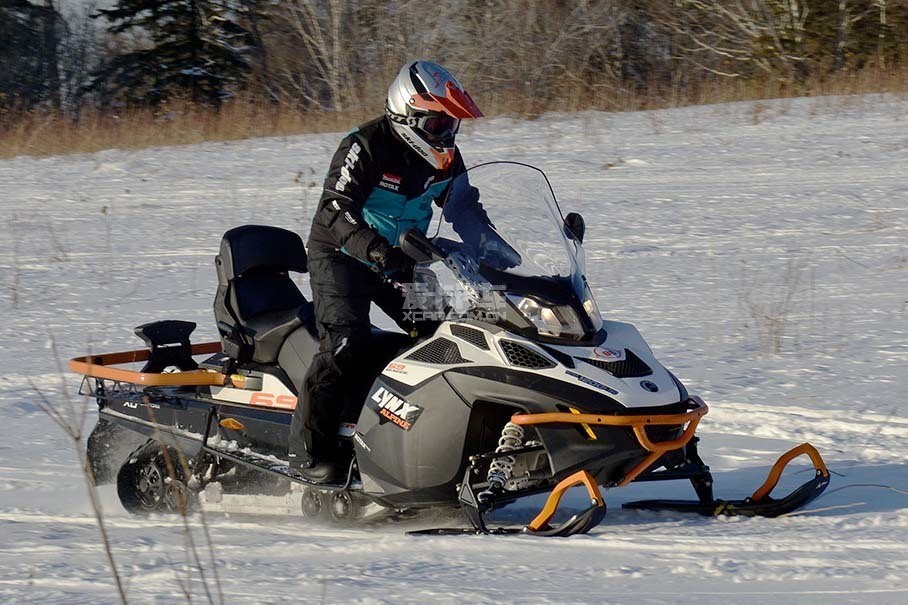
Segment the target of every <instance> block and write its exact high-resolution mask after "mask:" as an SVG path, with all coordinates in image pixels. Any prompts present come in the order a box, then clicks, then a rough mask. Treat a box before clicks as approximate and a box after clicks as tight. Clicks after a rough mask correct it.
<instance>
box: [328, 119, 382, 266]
mask: <svg viewBox="0 0 908 605" xmlns="http://www.w3.org/2000/svg"><path fill="white" fill-rule="evenodd" d="M373 166H374V164H373V159H372V157H371V156H370V155H369V150H368V147H367V145H366V142H365V141H364V140H363V139H362V137H360V136H357V133H356V132H354V133H351V134H349V135H347V137H346V138H344V140H343V141H341V144H340V146H339V147H338V148H337V151H336V152H335V154H334V157H333V158H332V160H331V166H330V167H329V168H328V176H327V177H325V188H324V191H323V192H322V197H321V199H320V200H319V204H318V210H317V211H316V216H315V220H316V221H317V222H318V223H320V224H321V225H323V226H324V227H326V228H327V229H328V231H329V232H330V233H331V235H332V236H333V238H334V241H335V243H336V244H337V246H338V247H339V248H341V247H342V248H343V249H344V250H346V251H347V252H348V253H349V254H351V255H352V256H355V257H356V258H360V259H367V258H368V255H369V247H370V246H372V245H373V244H375V243H376V242H377V241H378V240H381V239H382V238H381V236H380V235H379V234H378V233H377V232H376V231H375V230H374V229H372V228H371V227H370V226H369V225H368V224H366V221H365V220H363V215H362V211H363V205H364V204H365V203H366V198H367V197H368V196H369V192H370V191H371V190H372V186H373V183H374V181H375V178H374V168H373Z"/></svg>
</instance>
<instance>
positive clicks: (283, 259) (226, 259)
mask: <svg viewBox="0 0 908 605" xmlns="http://www.w3.org/2000/svg"><path fill="white" fill-rule="evenodd" d="M215 266H216V268H217V272H218V291H217V294H216V296H215V300H214V316H215V320H216V321H217V326H218V332H220V334H221V343H222V345H223V348H224V352H225V353H226V354H227V355H229V356H230V357H231V358H233V359H235V360H237V361H238V362H239V363H243V362H246V361H249V360H253V361H257V362H259V363H273V362H274V361H275V360H276V359H277V353H278V350H279V349H280V345H281V344H282V343H283V339H284V338H285V337H286V334H287V333H288V332H289V331H290V330H291V329H293V328H294V327H296V326H298V325H300V320H299V317H300V315H301V312H302V311H303V308H304V307H305V306H306V305H308V304H309V303H308V302H307V301H306V298H305V297H304V296H303V295H302V294H301V293H300V291H299V289H298V288H297V287H296V284H295V283H293V280H292V279H291V278H290V276H289V275H288V272H290V271H295V272H298V273H305V272H306V248H305V246H303V240H302V239H301V238H300V236H299V235H297V234H296V233H293V232H292V231H287V230H285V229H280V228H277V227H267V226H261V225H243V226H242V227H236V228H235V229H231V230H230V231H228V232H227V233H225V234H224V237H223V238H222V239H221V249H220V254H218V255H217V256H216V257H215Z"/></svg>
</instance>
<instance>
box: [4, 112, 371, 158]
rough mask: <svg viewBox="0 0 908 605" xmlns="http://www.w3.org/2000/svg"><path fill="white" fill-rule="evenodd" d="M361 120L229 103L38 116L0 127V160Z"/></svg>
mask: <svg viewBox="0 0 908 605" xmlns="http://www.w3.org/2000/svg"><path fill="white" fill-rule="evenodd" d="M362 117H364V116H360V115H356V113H355V112H351V113H345V114H329V113H322V112H306V113H304V112H300V111H296V110H292V109H288V108H282V107H279V106H274V105H265V104H261V103H254V102H247V101H236V102H233V103H228V104H226V105H225V106H224V107H223V108H221V110H220V111H215V110H213V109H212V108H210V107H204V106H198V105H193V104H190V103H175V104H172V105H170V106H169V107H166V108H164V109H163V110H157V111H151V110H147V109H145V110H143V109H136V110H131V111H126V112H122V113H118V114H105V113H101V112H99V111H90V112H83V114H82V115H81V116H80V117H79V119H78V120H75V119H72V118H69V117H65V116H60V115H57V114H48V113H45V112H38V111H33V112H28V113H23V114H20V115H18V116H17V117H16V119H14V120H13V119H7V120H6V122H7V125H6V126H2V125H0V158H10V157H14V156H18V155H33V156H47V155H59V154H67V153H91V152H95V151H100V150H102V149H139V148H145V147H157V146H165V145H166V146H170V145H190V144H193V143H200V142H202V141H230V140H237V139H248V138H253V137H268V136H285V135H292V134H300V133H306V132H330V131H336V130H343V129H345V128H349V125H350V123H351V122H352V121H355V120H357V119H360V118H362Z"/></svg>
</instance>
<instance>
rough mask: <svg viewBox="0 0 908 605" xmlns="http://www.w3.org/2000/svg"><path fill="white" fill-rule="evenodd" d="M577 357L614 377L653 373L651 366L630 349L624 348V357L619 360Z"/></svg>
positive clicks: (635, 376)
mask: <svg viewBox="0 0 908 605" xmlns="http://www.w3.org/2000/svg"><path fill="white" fill-rule="evenodd" d="M577 359H578V360H580V361H582V362H584V363H588V364H590V365H591V366H595V367H597V368H599V369H600V370H605V371H606V372H608V373H609V374H611V375H612V376H614V377H615V378H639V377H641V376H649V375H650V374H652V373H653V370H652V368H650V367H649V366H648V365H646V363H644V362H643V360H642V359H640V358H639V357H637V356H636V355H634V352H633V351H631V350H630V349H624V359H623V360H621V361H602V360H600V359H582V358H580V357H577Z"/></svg>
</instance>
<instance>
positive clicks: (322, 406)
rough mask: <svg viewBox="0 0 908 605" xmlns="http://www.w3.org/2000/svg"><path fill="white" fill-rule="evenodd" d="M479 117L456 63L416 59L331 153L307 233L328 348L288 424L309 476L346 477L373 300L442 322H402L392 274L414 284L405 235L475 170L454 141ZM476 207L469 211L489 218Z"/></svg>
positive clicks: (363, 390)
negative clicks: (346, 444) (345, 428)
mask: <svg viewBox="0 0 908 605" xmlns="http://www.w3.org/2000/svg"><path fill="white" fill-rule="evenodd" d="M479 117H482V112H481V111H480V110H479V107H477V106H476V103H474V102H473V99H471V98H470V95H469V94H467V92H466V90H464V88H463V86H461V85H460V83H459V82H458V81H457V80H456V79H455V78H454V76H453V75H451V73H450V72H448V71H447V70H446V69H445V68H443V67H441V66H440V65H436V64H435V63H430V62H428V61H410V62H408V63H407V64H406V65H404V66H403V68H402V69H401V70H400V73H399V74H398V75H397V77H396V78H395V79H394V81H393V82H392V83H391V86H390V88H389V89H388V98H387V102H386V104H385V115H383V116H381V117H378V118H376V119H374V120H371V121H370V122H366V123H365V124H363V125H361V126H360V127H359V128H357V129H355V130H354V131H353V132H351V133H349V134H348V135H347V136H346V137H344V139H343V141H341V144H340V146H339V147H338V149H337V151H336V152H335V154H334V158H333V159H332V160H331V166H330V168H329V170H328V176H327V177H326V179H325V185H324V191H323V193H322V196H321V199H320V200H319V204H318V208H317V209H316V212H315V215H314V217H313V219H312V229H311V231H310V233H309V242H308V248H309V275H310V283H311V286H312V297H313V303H314V305H315V319H316V324H317V327H318V333H319V342H320V345H319V353H318V354H317V355H316V356H315V357H314V359H313V361H312V365H311V366H310V368H309V372H308V374H307V375H306V379H305V381H304V384H303V385H302V388H301V391H302V392H301V397H300V399H301V401H300V405H298V406H297V408H296V410H295V411H294V413H293V422H292V424H291V431H290V451H289V458H290V465H291V467H292V468H293V469H295V470H296V471H297V472H298V473H299V474H300V475H302V476H303V477H304V478H306V479H308V480H310V481H314V482H321V483H330V482H334V481H337V480H339V479H340V478H341V476H342V469H341V465H340V463H339V462H340V461H339V460H338V459H337V458H338V455H339V452H338V438H337V433H338V428H339V425H340V421H341V420H351V419H355V414H356V413H358V411H359V409H360V407H361V405H362V401H363V400H364V399H365V396H366V394H367V393H368V388H369V382H371V380H369V379H370V378H371V376H369V375H368V373H366V372H363V369H364V367H367V366H369V365H370V364H369V362H370V361H371V358H372V357H373V355H371V354H370V335H371V324H370V321H369V308H370V305H371V303H372V302H375V303H376V304H377V305H378V306H379V307H380V308H381V309H382V311H384V312H385V313H386V314H388V316H389V317H391V318H392V319H393V320H394V321H395V322H397V323H398V325H400V326H401V327H402V328H404V329H405V330H406V331H407V332H409V333H410V335H411V336H412V337H414V338H415V337H417V336H418V335H420V334H430V333H431V331H432V330H434V327H435V325H434V324H433V325H425V324H423V325H417V324H413V323H412V322H405V321H404V311H403V302H404V299H403V296H402V295H401V293H400V292H399V291H398V290H396V289H395V287H394V285H393V282H394V281H397V282H401V283H403V282H408V281H411V279H412V274H413V263H412V261H411V260H410V259H409V258H408V257H407V256H406V255H405V254H404V253H403V251H402V250H401V249H400V248H399V247H398V246H397V244H398V241H399V238H400V236H401V234H403V233H404V232H406V231H407V230H408V229H411V228H416V229H418V230H420V231H421V232H423V233H425V232H426V230H427V229H428V227H429V222H430V221H431V218H432V203H433V202H435V203H436V204H437V205H439V206H440V205H441V202H442V200H443V199H444V196H445V193H446V190H447V188H448V185H449V183H450V182H451V179H452V178H453V177H455V176H457V175H458V174H460V173H462V172H463V171H464V170H465V168H464V163H463V159H462V158H461V155H460V150H459V149H458V148H457V147H456V146H455V144H454V137H455V135H456V134H457V130H458V127H459V126H460V121H461V120H462V119H469V118H479ZM475 208H477V209H479V212H475V213H467V214H472V215H473V216H472V217H466V216H465V217H463V219H464V220H469V219H470V218H474V219H475V218H481V219H483V220H484V219H485V213H484V212H482V211H481V206H479V205H478V204H476V205H475ZM484 222H485V221H484ZM351 416H352V418H351Z"/></svg>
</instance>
